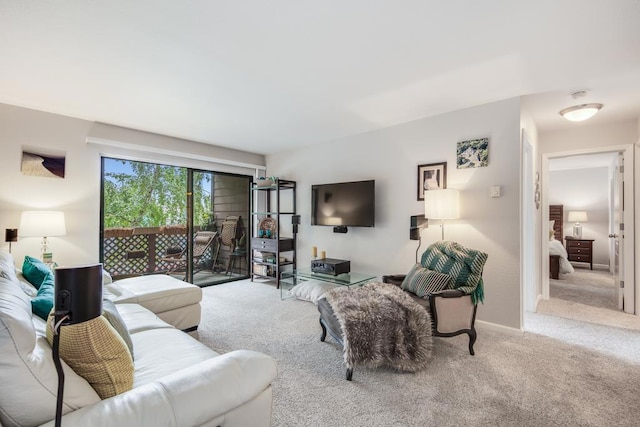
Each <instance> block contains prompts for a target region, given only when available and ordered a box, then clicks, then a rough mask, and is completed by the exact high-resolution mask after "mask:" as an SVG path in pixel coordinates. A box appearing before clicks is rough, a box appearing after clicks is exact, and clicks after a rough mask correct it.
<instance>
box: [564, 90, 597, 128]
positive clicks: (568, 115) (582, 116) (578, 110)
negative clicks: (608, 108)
mask: <svg viewBox="0 0 640 427" xmlns="http://www.w3.org/2000/svg"><path fill="white" fill-rule="evenodd" d="M585 96H587V91H586V90H578V91H575V92H573V93H571V97H572V98H573V99H580V98H583V97H585ZM601 108H602V104H581V105H574V106H573V107H568V108H565V109H564V110H561V111H560V115H561V116H562V117H564V118H565V119H567V120H569V121H572V122H581V121H583V120H587V119H590V118H591V117H593V116H595V115H596V113H597V112H598V111H600V109H601Z"/></svg>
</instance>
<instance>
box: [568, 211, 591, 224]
mask: <svg viewBox="0 0 640 427" xmlns="http://www.w3.org/2000/svg"><path fill="white" fill-rule="evenodd" d="M568 221H569V222H587V221H589V218H588V217H587V213H586V212H585V211H569V218H568Z"/></svg>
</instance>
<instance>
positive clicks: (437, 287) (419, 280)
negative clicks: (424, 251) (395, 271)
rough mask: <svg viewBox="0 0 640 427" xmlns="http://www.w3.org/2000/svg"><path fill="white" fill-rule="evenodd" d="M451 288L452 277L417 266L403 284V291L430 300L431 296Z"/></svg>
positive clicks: (410, 271) (412, 268)
mask: <svg viewBox="0 0 640 427" xmlns="http://www.w3.org/2000/svg"><path fill="white" fill-rule="evenodd" d="M450 286H451V276H449V275H448V274H444V273H438V272H437V271H433V270H429V269H427V268H424V267H422V266H421V265H420V264H416V265H414V266H413V267H411V270H409V273H408V274H407V277H405V278H404V280H403V282H402V286H401V287H402V289H404V290H405V291H408V292H411V293H412V294H415V295H417V296H419V297H420V298H429V295H431V294H433V293H435V292H438V291H441V290H443V289H446V288H448V287H450Z"/></svg>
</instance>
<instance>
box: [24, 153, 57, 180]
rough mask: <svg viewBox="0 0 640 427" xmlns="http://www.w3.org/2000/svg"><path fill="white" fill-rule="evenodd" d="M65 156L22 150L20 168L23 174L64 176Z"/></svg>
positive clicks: (49, 176) (51, 176) (48, 176)
mask: <svg viewBox="0 0 640 427" xmlns="http://www.w3.org/2000/svg"><path fill="white" fill-rule="evenodd" d="M64 167H65V157H64V156H52V155H48V154H39V153H34V152H29V151H23V152H22V163H21V165H20V170H21V171H22V174H23V175H30V176H43V177H47V178H64Z"/></svg>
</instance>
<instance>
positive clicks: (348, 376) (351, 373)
mask: <svg viewBox="0 0 640 427" xmlns="http://www.w3.org/2000/svg"><path fill="white" fill-rule="evenodd" d="M352 377H353V368H349V369H347V381H351V378H352Z"/></svg>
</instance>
